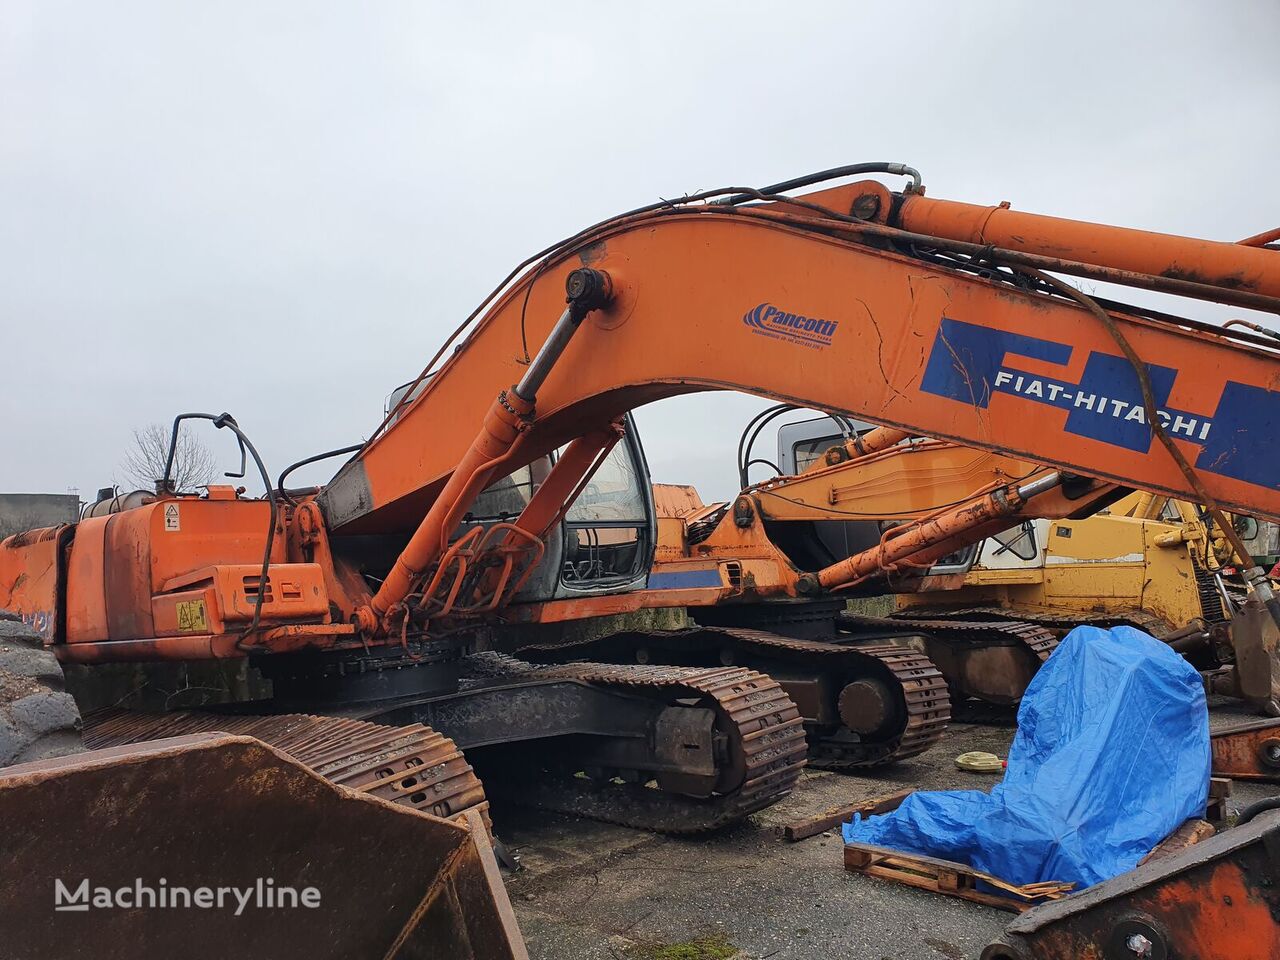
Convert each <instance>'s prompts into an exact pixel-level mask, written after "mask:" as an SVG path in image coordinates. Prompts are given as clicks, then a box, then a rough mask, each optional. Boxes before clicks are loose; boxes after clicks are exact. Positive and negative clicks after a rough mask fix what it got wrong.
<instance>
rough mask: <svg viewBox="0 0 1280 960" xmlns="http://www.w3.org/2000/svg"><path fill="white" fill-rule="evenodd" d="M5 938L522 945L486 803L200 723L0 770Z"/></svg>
mask: <svg viewBox="0 0 1280 960" xmlns="http://www.w3.org/2000/svg"><path fill="white" fill-rule="evenodd" d="M0 863H3V864H4V865H5V872H6V877H7V878H8V879H9V881H10V882H8V883H5V884H0V931H3V940H4V947H3V951H2V952H3V953H4V955H5V956H6V957H14V958H18V957H21V958H23V960H44V958H49V960H77V958H85V960H90V958H92V960H115V958H120V960H124V958H134V957H179V956H180V957H185V958H191V960H203V958H209V960H214V958H217V960H225V958H227V957H272V958H299V960H301V958H307V960H320V958H328V957H332V958H335V960H336V958H349V957H369V958H383V960H393V958H399V960H426V958H441V957H449V958H459V960H527V956H528V955H527V953H526V952H525V948H524V944H523V941H522V939H521V937H520V932H519V929H518V927H517V925H516V921H515V917H514V915H513V914H512V911H511V905H510V903H509V901H508V900H507V897H506V892H505V890H504V889H503V886H502V881H501V878H500V877H499V876H498V868H497V864H496V863H495V861H494V858H493V852H492V848H491V847H490V846H489V839H488V835H487V833H486V831H485V828H484V825H483V821H482V819H481V815H480V813H478V812H475V811H470V812H468V813H467V814H466V815H464V816H463V817H462V818H459V819H458V820H456V821H449V820H443V819H440V818H438V817H434V816H431V815H430V814H426V813H422V812H420V811H417V810H414V809H412V808H410V807H407V806H404V805H398V804H393V803H390V802H388V801H385V800H382V799H379V798H377V797H371V796H367V795H364V794H361V793H357V792H356V791H354V790H350V789H348V788H346V787H343V786H340V785H337V784H334V783H332V782H330V781H328V780H326V779H324V778H323V777H321V776H319V775H318V774H316V773H314V772H313V771H311V770H310V769H308V768H307V767H305V766H303V765H302V764H300V763H298V762H297V761H295V760H293V759H291V758H290V757H288V756H286V755H285V754H283V753H280V752H278V751H277V750H275V749H273V748H271V747H269V746H267V745H266V744H264V743H262V742H260V741H258V740H255V739H253V738H250V737H241V736H230V735H227V734H222V733H212V734H197V735H192V736H185V737H175V738H171V739H167V740H157V741H153V742H150V743H144V744H138V745H129V746H123V747H113V748H109V749H105V750H95V751H91V752H87V753H81V754H77V755H75V756H71V757H66V758H62V759H56V760H43V761H38V762H35V763H27V764H21V765H18V766H14V767H9V768H6V769H3V770H0Z"/></svg>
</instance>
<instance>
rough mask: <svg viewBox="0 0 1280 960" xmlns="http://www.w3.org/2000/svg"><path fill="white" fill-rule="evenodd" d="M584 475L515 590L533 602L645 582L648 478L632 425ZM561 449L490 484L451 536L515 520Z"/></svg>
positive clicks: (650, 515)
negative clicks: (529, 572) (530, 571)
mask: <svg viewBox="0 0 1280 960" xmlns="http://www.w3.org/2000/svg"><path fill="white" fill-rule="evenodd" d="M624 423H625V426H626V435H625V436H624V437H623V439H622V440H621V441H619V443H618V444H617V445H616V446H614V448H613V449H612V450H611V451H609V454H608V455H607V456H606V457H605V458H604V459H603V461H602V462H601V464H600V466H599V467H598V468H597V469H596V471H595V473H593V474H592V475H591V477H589V478H588V480H587V482H586V484H585V485H584V486H583V488H582V490H581V491H580V492H579V493H578V496H577V497H576V498H575V499H574V500H573V502H572V503H571V504H570V505H569V507H568V509H567V510H566V511H565V514H564V517H563V519H562V520H561V521H560V523H559V525H558V526H557V528H556V530H555V531H554V532H553V533H552V534H551V535H550V536H549V537H548V538H547V544H546V547H547V549H546V554H545V555H544V556H543V559H542V562H541V563H540V564H539V565H538V569H537V570H536V571H535V572H534V574H533V575H532V576H531V577H530V578H529V580H528V582H527V583H526V584H525V586H524V587H523V588H522V589H521V591H520V592H519V593H518V594H516V599H517V602H523V603H538V602H541V601H546V600H562V599H569V598H574V597H588V596H598V595H600V594H606V593H607V594H613V593H623V592H626V591H630V590H641V589H643V588H644V586H645V584H646V582H647V580H648V576H649V567H650V566H651V565H652V562H653V552H654V547H655V544H656V542H657V520H656V519H655V514H654V506H653V484H652V483H651V481H650V478H649V466H648V464H647V463H646V462H645V458H644V449H643V448H642V447H641V445H640V438H639V435H638V434H637V433H636V429H635V423H634V421H633V420H632V418H631V417H630V416H627V417H626V418H625V420H624ZM557 456H558V454H551V455H550V456H547V457H541V458H539V459H538V460H535V461H534V462H533V463H531V464H529V465H528V466H525V467H521V468H520V469H519V470H516V471H515V472H514V473H512V474H510V475H509V476H506V477H503V478H502V479H501V480H498V481H496V482H495V483H492V484H490V485H489V486H488V487H487V488H486V489H485V490H484V492H483V493H481V494H480V496H478V497H477V498H476V500H475V502H474V503H473V504H472V506H471V509H470V510H468V511H467V513H466V515H465V516H464V517H463V522H462V524H461V525H460V526H459V528H458V530H457V531H456V533H455V537H454V538H455V539H456V538H457V537H461V536H462V535H464V534H465V533H466V532H467V530H468V529H469V528H471V527H473V526H476V525H479V526H486V527H487V526H492V525H493V524H495V523H503V522H509V521H511V520H514V519H515V518H517V517H519V516H520V513H521V512H522V511H523V510H524V508H525V507H527V506H528V505H529V501H530V500H531V499H532V498H533V495H534V493H536V492H537V490H538V488H539V487H540V486H541V484H542V483H543V482H544V481H545V480H546V478H547V477H548V476H549V475H550V473H551V468H552V467H553V466H554V464H555V462H556V459H557Z"/></svg>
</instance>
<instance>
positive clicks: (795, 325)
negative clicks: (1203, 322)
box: [742, 303, 839, 350]
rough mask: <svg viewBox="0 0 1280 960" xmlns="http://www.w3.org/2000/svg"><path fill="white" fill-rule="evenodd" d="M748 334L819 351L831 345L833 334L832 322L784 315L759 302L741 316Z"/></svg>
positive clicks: (802, 316)
mask: <svg viewBox="0 0 1280 960" xmlns="http://www.w3.org/2000/svg"><path fill="white" fill-rule="evenodd" d="M742 322H743V323H745V324H746V325H747V326H748V327H749V328H750V330H751V332H752V333H758V334H760V335H761V336H763V337H769V338H771V339H773V340H789V341H790V342H792V343H798V344H801V345H803V346H806V347H809V348H810V349H814V350H820V349H822V348H823V347H829V346H831V339H832V338H833V337H834V336H835V335H836V327H837V326H838V325H839V324H838V322H837V321H835V320H819V319H818V318H817V317H806V316H804V315H803V314H799V313H787V312H786V311H785V310H781V309H779V308H778V307H775V306H774V305H773V304H771V303H760V304H757V305H756V306H754V307H752V308H751V309H750V310H748V311H747V312H746V313H745V314H743V315H742Z"/></svg>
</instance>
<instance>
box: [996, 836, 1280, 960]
mask: <svg viewBox="0 0 1280 960" xmlns="http://www.w3.org/2000/svg"><path fill="white" fill-rule="evenodd" d="M1277 917H1280V815H1277V814H1275V813H1266V814H1262V815H1261V816H1259V817H1257V818H1256V819H1254V820H1253V821H1251V822H1250V823H1248V824H1246V825H1244V826H1240V827H1235V828H1233V829H1231V830H1227V831H1225V832H1223V833H1220V834H1218V835H1217V836H1214V837H1210V838H1209V839H1207V840H1204V841H1202V842H1200V843H1197V844H1195V845H1194V846H1191V847H1189V848H1187V849H1186V850H1183V851H1182V852H1181V853H1175V854H1173V855H1171V856H1168V857H1165V858H1162V859H1159V860H1153V861H1152V862H1150V863H1147V864H1144V865H1143V866H1139V867H1137V868H1135V869H1133V870H1130V871H1129V872H1127V873H1123V874H1121V875H1120V876H1118V877H1115V878H1114V879H1112V880H1108V881H1106V882H1105V883H1100V884H1097V885H1096V886H1093V887H1090V888H1089V889H1088V890H1084V891H1082V892H1080V893H1078V894H1075V895H1073V896H1070V897H1067V898H1066V899H1064V900H1060V901H1058V902H1056V903H1051V904H1046V905H1044V906H1041V907H1037V908H1035V909H1034V910H1028V911H1027V912H1026V913H1024V914H1022V915H1021V916H1020V917H1018V918H1016V919H1015V920H1014V921H1013V922H1012V923H1011V924H1009V926H1008V928H1007V929H1006V931H1005V934H1004V936H1003V937H1002V938H1001V939H1000V940H998V941H996V942H995V943H992V944H990V945H988V946H987V948H986V949H985V950H983V952H982V960H1082V958H1083V960H1110V958H1112V957H1129V956H1133V957H1138V956H1147V957H1151V958H1166V960H1171V958H1176V957H1195V958H1196V960H1274V958H1275V957H1280V923H1278V922H1277ZM1136 938H1141V939H1136ZM1134 947H1138V948H1140V949H1142V950H1145V951H1146V952H1145V953H1139V952H1137V951H1136V950H1135V949H1134Z"/></svg>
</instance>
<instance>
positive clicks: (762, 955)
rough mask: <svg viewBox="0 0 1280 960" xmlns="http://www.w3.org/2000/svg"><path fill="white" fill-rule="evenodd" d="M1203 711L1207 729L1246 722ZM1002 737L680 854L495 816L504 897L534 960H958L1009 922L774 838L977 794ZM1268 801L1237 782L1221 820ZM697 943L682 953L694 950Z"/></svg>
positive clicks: (971, 742)
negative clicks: (876, 804)
mask: <svg viewBox="0 0 1280 960" xmlns="http://www.w3.org/2000/svg"><path fill="white" fill-rule="evenodd" d="M1246 716H1247V715H1244V714H1241V713H1240V712H1239V710H1238V709H1233V708H1220V707H1217V706H1215V710H1214V725H1215V726H1216V725H1218V724H1220V723H1223V722H1233V721H1237V720H1240V719H1243V718H1245V717H1246ZM1013 732H1014V730H1013V726H1012V723H1011V721H1008V722H1006V723H1005V724H1004V725H1000V724H989V725H976V724H956V725H953V726H952V727H951V728H950V729H949V730H948V731H947V733H946V734H945V735H944V737H943V739H942V741H941V742H940V743H939V744H938V745H937V746H935V747H934V748H933V749H932V750H930V751H928V752H927V753H925V754H923V755H921V756H920V757H917V758H915V759H913V760H910V761H908V762H905V763H901V764H897V765H895V766H892V767H890V768H888V769H885V770H883V771H873V772H868V773H865V774H860V775H849V774H834V773H824V772H811V773H806V774H805V776H804V777H803V779H802V780H801V782H800V785H799V786H798V787H797V789H796V790H795V792H794V793H793V794H792V795H791V796H790V797H789V798H788V799H787V800H785V801H784V802H782V803H779V804H777V805H775V806H773V807H771V808H769V809H767V810H764V811H762V812H760V813H758V814H755V815H754V816H752V817H751V818H750V819H749V820H748V821H747V822H745V823H742V824H739V825H737V826H734V827H731V828H728V829H726V830H724V831H721V832H719V833H717V834H714V835H712V836H710V837H704V838H699V839H677V838H672V837H664V836H658V835H654V834H647V833H641V832H637V831H634V830H628V829H625V828H622V827H615V826H611V825H608V824H602V823H595V822H593V821H587V820H576V819H573V818H567V817H559V816H554V815H547V814H541V813H535V812H532V811H525V810H519V809H512V808H498V809H497V810H495V819H496V820H497V828H498V831H499V835H500V836H501V838H502V839H503V840H504V841H505V842H506V843H507V844H508V845H509V846H510V847H511V848H512V849H513V850H514V852H515V853H516V854H517V855H518V856H519V858H520V861H521V864H522V869H521V870H520V871H519V872H517V873H515V874H511V875H508V877H507V883H508V889H509V891H510V893H511V898H512V901H513V903H514V904H515V908H516V913H517V915H518V916H519V920H520V925H521V928H522V929H523V931H524V934H525V937H526V939H527V941H528V946H529V953H530V956H531V957H532V958H534V960H727V958H730V957H734V958H737V957H741V958H744V960H745V958H750V960H845V958H849V960H854V958H856V960H890V958H891V960H962V958H970V957H972V958H976V957H977V956H978V954H979V953H980V952H981V950H982V948H983V947H984V946H985V945H986V944H987V943H988V942H990V941H991V940H992V939H993V938H994V937H996V936H997V935H998V934H999V933H1000V932H1001V930H1002V929H1003V928H1004V926H1005V925H1006V924H1007V923H1008V922H1009V920H1010V919H1011V918H1012V917H1013V914H1011V913H1005V912H1003V911H1000V910H995V909H991V908H988V907H983V906H979V905H977V904H973V903H969V902H967V901H963V900H957V899H953V898H950V897H944V896H940V895H937V894H931V893H926V892H923V891H918V890H914V889H912V888H909V887H905V886H902V885H899V884H894V883H889V882H886V881H882V880H876V879H873V878H869V877H863V876H859V875H856V874H851V873H848V872H846V871H845V870H844V869H843V861H842V847H841V842H840V839H839V837H838V834H837V832H836V831H831V832H829V833H825V834H820V835H819V836H816V837H812V838H810V839H808V840H803V841H800V842H799V843H788V842H786V841H784V840H782V839H780V838H779V836H778V835H777V832H776V831H777V828H778V827H779V826H780V825H782V824H785V823H789V822H792V821H794V820H799V819H803V818H805V817H807V816H812V815H814V814H818V813H821V812H823V811H825V810H826V809H827V808H829V807H832V806H836V805H840V804H846V803H854V802H857V801H859V800H862V799H870V798H874V797H877V796H881V795H884V794H888V793H892V792H894V791H897V790H900V789H903V788H907V787H910V788H914V789H922V790H936V789H959V788H973V787H977V788H986V787H989V786H990V785H991V784H992V783H994V782H995V778H994V777H990V776H982V775H977V774H966V773H962V772H961V771H959V770H957V769H956V768H955V766H954V765H953V764H952V758H954V757H956V756H957V755H959V754H961V753H964V752H965V751H968V750H987V751H990V752H992V753H997V754H999V755H1001V756H1004V755H1005V754H1006V752H1007V750H1008V745H1009V742H1010V741H1011V740H1012V737H1013ZM1274 792H1276V788H1274V787H1270V788H1268V787H1266V786H1254V785H1249V784H1244V783H1237V784H1236V785H1235V789H1234V791H1233V794H1232V806H1233V807H1239V806H1243V805H1245V804H1247V803H1249V802H1252V801H1253V800H1255V799H1259V798H1260V797H1262V796H1267V795H1270V794H1271V793H1274ZM694 943H697V944H698V946H697V947H694V946H692V944H694Z"/></svg>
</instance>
